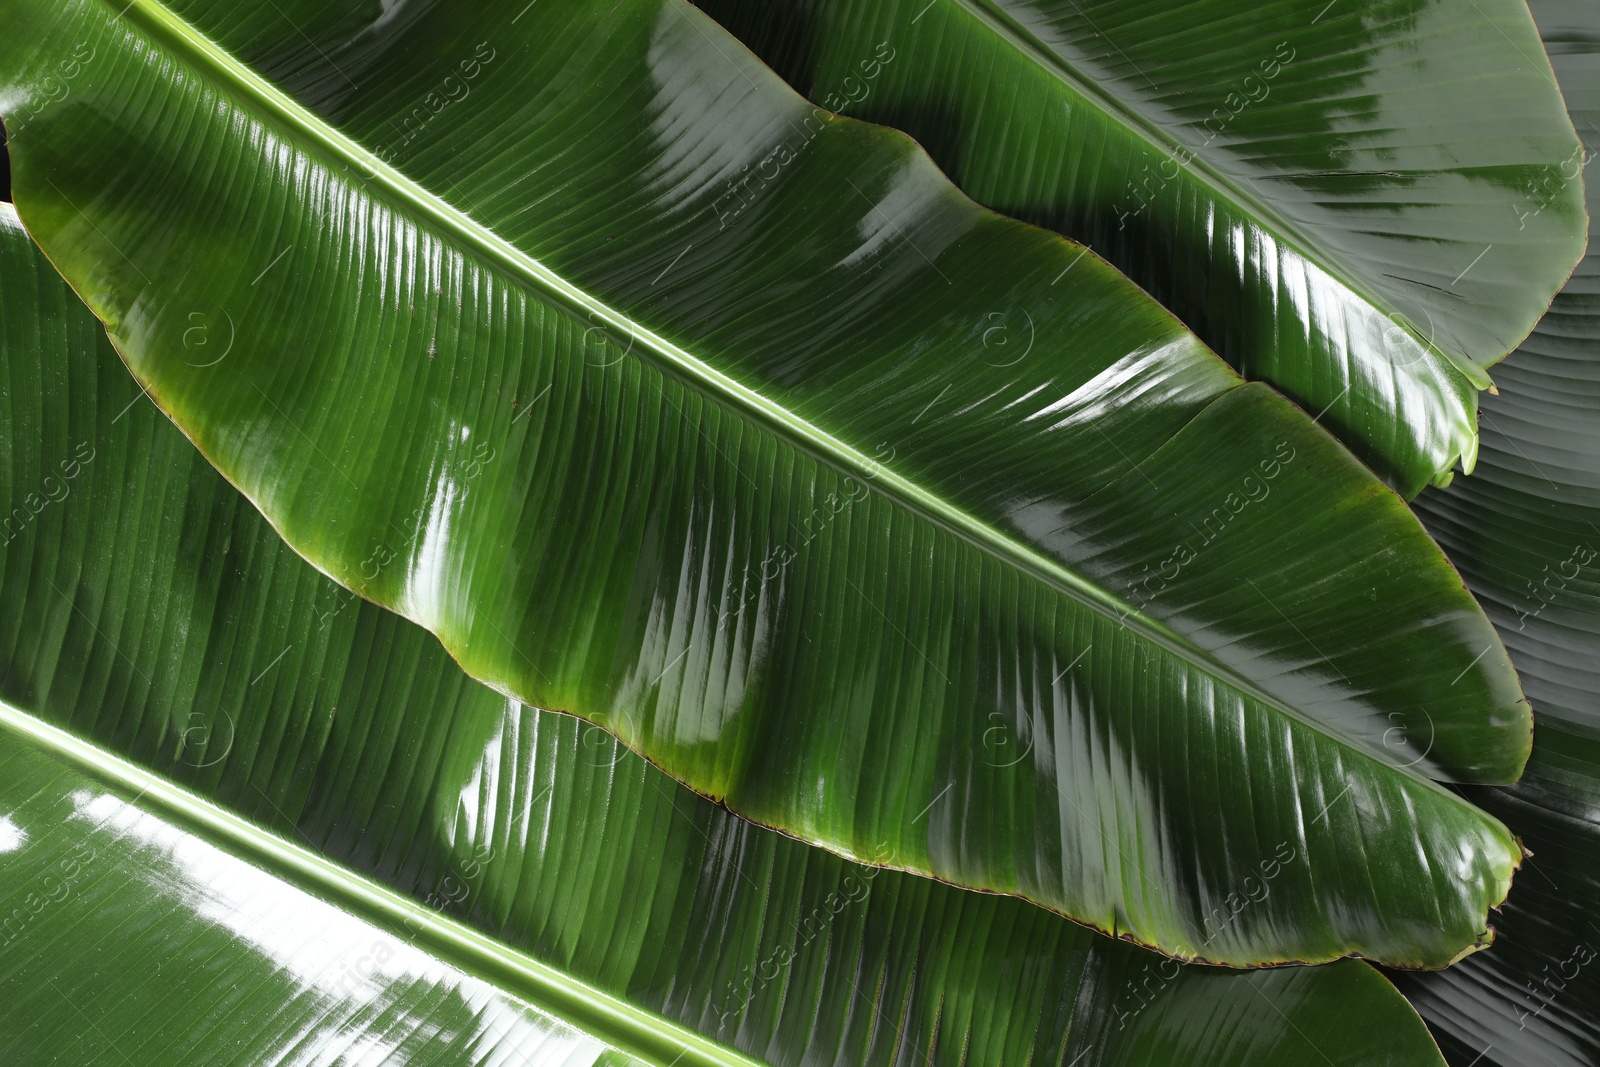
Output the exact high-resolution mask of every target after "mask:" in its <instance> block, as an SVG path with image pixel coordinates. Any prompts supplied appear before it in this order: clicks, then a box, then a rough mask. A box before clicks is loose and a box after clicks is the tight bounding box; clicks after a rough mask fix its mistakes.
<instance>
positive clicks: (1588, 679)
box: [1404, 0, 1600, 1067]
mask: <svg viewBox="0 0 1600 1067" xmlns="http://www.w3.org/2000/svg"><path fill="white" fill-rule="evenodd" d="M1533 12H1534V16H1535V17H1536V18H1537V19H1538V21H1539V27H1540V29H1541V30H1542V31H1543V33H1544V39H1545V43H1546V46H1547V47H1548V48H1549V50H1550V58H1551V61H1552V62H1553V63H1554V64H1555V68H1556V72H1557V74H1558V75H1559V76H1560V78H1561V85H1562V88H1563V90H1564V91H1565V93H1566V97H1567V102H1568V105H1569V106H1570V107H1571V108H1572V116H1573V120H1574V124H1575V125H1576V126H1577V127H1578V128H1579V129H1580V130H1582V131H1584V134H1585V136H1586V137H1587V138H1588V140H1589V143H1590V145H1591V146H1596V145H1600V133H1597V131H1596V129H1595V124H1596V123H1597V122H1600V10H1597V9H1596V7H1595V6H1594V5H1593V4H1589V3H1572V2H1563V0H1539V2H1538V3H1536V4H1535V5H1534V7H1533ZM1590 151H1591V153H1592V152H1593V148H1592V147H1591V149H1590ZM1592 175H1593V172H1592V170H1591V190H1592V189H1593V184H1592V180H1593V179H1592ZM1596 209H1600V198H1597V197H1596V196H1595V195H1594V194H1593V192H1591V194H1590V203H1589V211H1590V217H1591V219H1592V218H1594V216H1595V212H1596ZM1498 376H1499V378H1500V390H1501V393H1500V395H1499V396H1497V397H1491V398H1488V399H1486V400H1485V402H1484V409H1483V445H1484V447H1483V459H1482V464H1481V469H1480V471H1479V473H1478V474H1477V475H1476V476H1474V477H1473V478H1471V479H1469V480H1467V482H1466V483H1465V484H1460V485H1456V486H1452V487H1451V489H1450V490H1449V491H1448V492H1443V493H1427V494H1424V496H1423V497H1422V499H1421V500H1419V501H1418V509H1419V510H1420V511H1421V513H1422V515H1423V517H1424V519H1425V520H1426V521H1427V523H1428V525H1429V527H1430V528H1431V529H1432V530H1433V531H1434V533H1435V535H1436V536H1438V538H1439V539H1440V541H1441V542H1442V543H1443V544H1444V545H1445V546H1446V547H1447V548H1448V550H1449V552H1450V556H1451V558H1452V559H1454V560H1455V561H1456V562H1457V564H1458V565H1459V566H1460V567H1461V570H1462V573H1463V574H1464V575H1465V576H1466V579H1467V581H1468V583H1469V584H1470V585H1471V587H1472V589H1473V591H1474V592H1475V593H1477V595H1478V598H1479V599H1480V600H1481V601H1482V602H1483V604H1484V605H1485V607H1487V609H1488V610H1489V614H1490V617H1491V618H1493V619H1494V620H1495V622H1496V624H1497V625H1498V627H1499V629H1500V632H1501V633H1503V634H1504V635H1505V638H1506V645H1507V646H1508V647H1509V649H1510V651H1511V655H1512V658H1513V659H1514V660H1515V661H1516V664H1517V668H1518V670H1519V671H1520V672H1521V674H1522V678H1523V680H1524V682H1525V684H1526V685H1527V688H1528V696H1529V698H1530V699H1531V700H1532V701H1533V704H1534V708H1535V710H1536V712H1537V714H1538V716H1539V720H1538V729H1537V731H1536V732H1535V734H1534V749H1533V759H1532V761H1531V762H1530V763H1529V765H1528V773H1527V774H1526V775H1525V776H1524V778H1523V780H1522V781H1521V782H1519V783H1518V784H1517V785H1515V786H1513V787H1511V788H1510V789H1481V790H1471V791H1469V792H1468V794H1467V795H1468V796H1469V797H1470V798H1471V799H1472V800H1473V801H1474V802H1475V803H1478V804H1481V805H1483V806H1484V807H1485V808H1486V809H1488V810H1489V811H1493V812H1495V813H1496V814H1497V815H1499V816H1500V817H1501V818H1503V819H1505V820H1506V822H1507V823H1509V824H1510V825H1511V826H1512V827H1513V828H1515V829H1516V831H1517V833H1518V835H1519V836H1520V837H1521V838H1522V840H1523V841H1524V842H1525V843H1526V844H1527V846H1528V848H1530V849H1531V850H1532V851H1533V858H1532V859H1530V860H1529V861H1528V868H1527V870H1525V871H1524V872H1523V873H1522V875H1521V876H1519V878H1518V879H1517V890H1516V892H1515V893H1514V894H1513V895H1512V897H1511V899H1510V901H1509V902H1508V903H1507V905H1506V908H1505V910H1504V912H1502V913H1501V914H1500V915H1497V916H1496V917H1495V920H1494V923H1495V927H1496V928H1497V929H1498V930H1499V931H1500V938H1499V940H1498V941H1497V942H1496V944H1495V947H1494V951H1493V952H1492V953H1487V954H1484V955H1483V956H1481V957H1478V958H1474V959H1472V960H1469V961H1466V962H1464V963H1462V964H1461V965H1460V966H1458V967H1454V968H1451V969H1450V970H1449V971H1446V972H1444V973H1442V974H1435V975H1427V976H1418V977H1415V978H1411V979H1408V980H1404V982H1405V988H1406V989H1407V991H1408V992H1409V993H1410V995H1411V996H1412V998H1413V999H1414V1001H1415V1003H1416V1004H1417V1005H1418V1007H1419V1008H1420V1009H1421V1010H1422V1011H1423V1012H1424V1014H1425V1015H1426V1016H1427V1018H1428V1020H1429V1022H1430V1023H1431V1024H1432V1025H1433V1027H1434V1029H1435V1032H1436V1033H1437V1034H1438V1035H1439V1038H1440V1044H1441V1045H1442V1046H1444V1048H1445V1050H1446V1051H1447V1053H1449V1056H1450V1059H1451V1061H1452V1062H1453V1063H1455V1064H1457V1065H1458V1067H1465V1065H1467V1064H1470V1063H1473V1062H1477V1063H1478V1064H1480V1067H1483V1065H1491V1064H1504V1065H1505V1067H1578V1065H1588V1064H1595V1063H1600V256H1596V255H1594V254H1592V253H1591V254H1590V255H1589V256H1587V257H1585V259H1584V261H1583V263H1582V264H1581V265H1580V266H1579V268H1578V271H1577V273H1576V275H1575V276H1574V277H1573V279H1572V281H1571V283H1570V284H1569V285H1568V286H1567V287H1566V289H1564V290H1563V291H1562V293H1561V295H1560V296H1558V297H1557V298H1556V301H1555V304H1554V306H1552V307H1551V309H1550V314H1548V315H1547V316H1545V318H1544V320H1543V321H1542V322H1540V324H1539V328H1538V329H1537V330H1535V331H1534V334H1533V336H1532V337H1530V338H1529V339H1528V342H1527V343H1526V344H1525V345H1523V346H1522V348H1521V349H1519V350H1518V351H1517V352H1516V353H1515V354H1514V355H1513V356H1512V357H1511V358H1510V359H1508V360H1507V361H1506V363H1505V366H1504V367H1503V368H1502V370H1501V371H1500V373H1499V375H1498Z"/></svg>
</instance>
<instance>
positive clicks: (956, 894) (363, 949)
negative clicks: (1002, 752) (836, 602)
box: [0, 208, 1441, 1067]
mask: <svg viewBox="0 0 1600 1067" xmlns="http://www.w3.org/2000/svg"><path fill="white" fill-rule="evenodd" d="M0 441H3V442H4V445H3V448H0V456H4V457H5V461H4V463H3V464H0V504H4V505H5V506H6V508H7V509H8V513H9V510H10V509H11V508H13V507H16V506H17V505H19V504H20V505H21V506H22V508H23V510H24V512H27V511H28V510H29V509H30V507H31V505H30V503H29V501H30V498H33V499H34V500H37V501H43V502H44V503H43V504H42V506H41V507H40V508H39V510H38V511H37V513H35V514H31V515H30V516H29V521H28V522H27V523H26V525H23V526H20V527H15V526H14V527H12V528H10V529H8V530H7V533H6V537H5V538H4V543H3V545H0V699H3V700H4V701H6V702H7V704H6V705H5V706H0V763H4V768H5V769H4V773H0V928H3V929H4V931H5V934H3V935H0V937H6V936H10V935H14V936H10V943H8V944H7V945H6V946H5V948H4V950H3V951H0V983H4V985H3V988H4V989H5V990H6V991H7V992H8V993H12V994H13V995H11V996H8V997H6V998H5V999H4V1000H0V1005H3V1007H0V1048H4V1049H6V1050H7V1052H8V1054H14V1055H18V1056H21V1055H23V1052H25V1053H26V1056H25V1057H24V1058H23V1059H22V1060H20V1061H18V1062H21V1063H25V1064H26V1065H27V1067H34V1065H36V1064H46V1063H53V1062H57V1060H59V1061H61V1062H64V1063H74V1064H77V1063H83V1062H86V1061H87V1060H89V1059H90V1057H91V1056H92V1057H95V1059H94V1060H93V1061H94V1062H102V1061H103V1062H122V1061H121V1059H119V1057H118V1056H115V1055H112V1054H111V1053H109V1052H107V1051H105V1050H106V1049H108V1048H114V1049H116V1050H118V1052H120V1053H121V1055H122V1056H124V1057H127V1059H128V1060H129V1061H130V1062H134V1063H144V1062H150V1063H159V1064H162V1065H163V1067H170V1065H172V1064H176V1063H181V1062H197V1063H206V1064H210V1063H216V1062H246V1061H248V1062H251V1063H269V1062H270V1063H275V1062H294V1063H324V1062H358V1061H360V1058H359V1056H358V1055H357V1054H356V1052H360V1054H361V1055H365V1056H367V1057H369V1059H374V1060H375V1059H378V1058H381V1056H382V1055H389V1056H390V1057H392V1058H395V1059H398V1058H400V1057H402V1056H414V1058H413V1059H410V1060H408V1061H407V1062H418V1063H424V1062H448V1063H480V1062H481V1063H517V1062H521V1061H520V1060H519V1059H518V1058H517V1057H518V1056H525V1057H531V1052H532V1051H533V1050H534V1046H535V1045H538V1047H539V1048H543V1047H544V1046H545V1045H546V1044H548V1045H550V1046H551V1047H559V1048H563V1049H567V1048H571V1049H573V1050H574V1051H573V1052H572V1055H573V1056H574V1057H576V1056H577V1055H578V1053H579V1052H582V1053H583V1054H584V1055H585V1056H587V1055H589V1053H590V1052H591V1051H598V1050H599V1049H600V1048H602V1047H605V1046H608V1045H609V1047H613V1048H624V1049H628V1050H630V1052H631V1053H632V1054H635V1055H638V1056H640V1057H642V1058H644V1059H646V1060H648V1061H650V1062H659V1063H660V1064H662V1065H663V1067H666V1065H669V1064H671V1063H674V1062H677V1063H681V1064H689V1063H724V1064H733V1063H739V1062H744V1061H743V1060H742V1059H741V1056H740V1055H739V1053H742V1054H743V1055H744V1056H748V1057H750V1058H752V1059H755V1060H757V1061H759V1062H763V1063H770V1064H775V1065H795V1067H799V1065H800V1064H814V1063H838V1064H841V1065H843V1064H850V1065H877V1064H882V1065H888V1064H893V1063H899V1062H917V1063H926V1064H932V1065H943V1064H950V1065H956V1064H965V1065H969V1067H976V1065H988V1064H994V1065H999V1064H1010V1063H1029V1062H1039V1063H1046V1062H1048V1063H1067V1064H1073V1065H1075V1067H1094V1065H1100V1064H1147V1063H1148V1064H1161V1063H1170V1062H1184V1063H1192V1064H1198V1065H1206V1064H1217V1065H1219V1067H1221V1065H1244V1067H1253V1065H1258V1064H1259V1065H1266V1064H1272V1063H1281V1062H1284V1061H1285V1060H1286V1059H1297V1058H1304V1057H1312V1056H1320V1057H1323V1058H1326V1059H1327V1061H1328V1062H1330V1063H1333V1064H1337V1065H1345V1064H1348V1065H1351V1067H1356V1065H1368V1064H1384V1065H1392V1067H1411V1065H1416V1067H1437V1065H1438V1064H1439V1063H1440V1062H1441V1061H1440V1059H1439V1056H1438V1052H1437V1049H1436V1048H1435V1046H1434V1045H1433V1043H1432V1041H1431V1040H1430V1039H1429V1037H1428V1035H1427V1032H1426V1030H1425V1029H1424V1028H1423V1027H1422V1024H1421V1020H1420V1019H1419V1018H1418V1017H1417V1016H1416V1014H1415V1012H1414V1011H1412V1009H1411V1008H1410V1007H1409V1005H1407V1004H1406V1002H1405V1001H1404V999H1403V998H1401V997H1400V996H1399V994H1398V993H1396V992H1395V990H1394V988H1393V987H1392V986H1391V985H1390V984H1389V983H1388V982H1387V981H1385V980H1384V978H1383V977H1382V976H1381V975H1379V974H1378V973H1377V972H1376V971H1374V970H1373V969H1372V968H1370V967H1369V966H1367V965H1366V964H1364V963H1361V962H1358V961H1353V960H1347V961H1342V962H1339V963H1335V964H1330V965H1328V966H1325V967H1318V968H1279V969H1269V970H1262V971H1249V972H1232V971H1225V970H1220V969H1216V968H1207V967H1201V966H1196V965H1180V964H1178V963H1176V962H1174V961H1171V960H1167V959H1163V958H1161V957H1158V956H1156V955H1154V954H1152V953H1149V952H1147V951H1144V950H1142V949H1140V948H1137V947H1135V946H1133V945H1131V944H1128V943H1126V942H1124V941H1117V940H1113V939H1110V938H1106V937H1101V936H1098V935H1095V934H1093V933H1091V932H1090V931H1088V930H1086V929H1084V928H1082V927H1080V926H1076V925H1074V924H1071V923H1068V922H1067V921H1065V920H1063V919H1060V918H1058V917H1056V916H1053V915H1050V914H1048V913H1046V912H1044V911H1043V910H1041V909H1038V908H1035V907H1032V906H1031V905H1029V904H1027V903H1025V902H1024V901H1021V900H1017V899H1014V898H1009V897H1000V896H992V895H984V894H976V893H968V892H964V891H961V890H958V889H955V888H953V887H950V886H945V885H941V884H939V883H936V882H933V881H930V880H927V879H922V878H916V877H913V876H910V875H906V874H901V873H898V872H895V871H887V870H883V869H880V868H873V867H867V866H862V865H859V864H854V863H851V862H849V861H847V860H844V859H841V858H839V857H837V856H833V855H830V854H828V853H826V852H824V851H822V850H819V849H814V848H810V847H808V846H806V845H804V844H802V843H800V842H798V841H794V840H791V839H788V838H785V837H783V836H781V835H779V834H776V833H774V832H772V831H770V830H765V829H762V828H760V827H756V826H754V825H752V824H750V823H748V822H745V821H743V820H740V819H738V818H736V817H734V816H733V815H731V814H730V813H729V812H727V811H726V810H725V809H722V808H720V807H718V806H717V805H715V804H713V803H711V802H710V801H708V800H706V799H704V798H702V797H699V796H697V795H695V794H694V793H693V792H691V791H689V790H688V789H686V788H684V787H683V786H681V785H679V784H678V783H676V782H674V781H672V780H671V779H670V778H668V777H667V776H666V775H665V774H663V773H662V772H661V771H659V770H657V769H655V768H654V767H651V766H650V765H649V764H647V763H646V762H645V761H644V760H643V759H641V758H640V757H639V756H637V755H635V754H633V753H631V752H629V751H628V750H627V749H625V748H623V747H622V746H621V745H619V744H618V743H617V742H616V741H615V739H613V738H611V737H610V735H608V734H606V733H604V732H603V731H601V730H599V729H598V728H596V727H593V726H588V725H586V724H583V723H581V722H580V721H579V720H577V719H574V718H572V717H570V716H564V715H558V714H555V713H552V712H544V711H539V710H536V709H534V708H529V707H524V706H521V705H519V704H517V703H516V702H514V701H508V700H507V699H506V698H504V697H501V696H499V695H497V694H495V693H493V692H491V691H489V690H488V689H486V688H484V687H482V686H479V685H477V684H475V683H473V682H471V681H469V680H468V679H467V678H466V676H465V675H463V674H462V673H461V672H460V670H459V669H457V668H456V667H455V665H454V664H453V663H451V662H450V660H449V657H448V656H447V655H446V654H445V652H444V650H443V649H442V648H440V647H439V645H438V644H437V642H436V641H435V640H434V639H433V638H432V637H430V636H429V635H427V634H426V633H425V632H424V631H422V630H421V629H419V628H417V627H415V626H412V625H411V624H409V623H407V622H405V621H404V620H402V619H400V618H399V617H398V616H396V615H394V614H392V613H389V612H387V611H384V610H382V609H380V608H378V607H376V606H374V605H372V604H370V603H367V602H365V601H362V600H359V599H358V598H356V597H354V596H353V595H352V594H350V593H349V592H347V591H345V590H343V589H342V588H340V587H339V586H337V585H335V584H334V583H333V582H332V581H330V580H328V579H327V578H325V577H323V576H321V575H319V574H317V573H316V571H315V570H314V569H313V568H312V567H311V566H310V565H308V564H307V563H305V562H304V561H303V560H301V559H300V558H299V557H297V556H296V555H295V554H294V553H292V552H291V551H290V550H289V549H288V547H287V546H286V545H284V544H283V542H282V541H281V540H280V539H279V538H278V537H277V536H276V534H275V533H274V532H273V531H272V529H271V528H270V526H268V524H267V523H266V521H265V520H264V519H263V518H262V517H261V516H260V515H259V514H258V513H257V512H256V511H255V510H254V509H252V508H251V507H250V506H249V504H248V503H247V502H246V501H245V500H244V499H243V498H242V497H241V496H240V495H239V494H238V493H237V492H236V491H235V490H234V489H233V488H232V487H230V486H229V485H227V483H226V482H225V481H224V480H223V479H222V477H221V476H220V475H219V474H217V473H216V471H214V470H213V469H212V468H211V467H210V466H208V465H207V464H206V463H205V461H204V460H203V458H202V457H201V456H200V455H199V453H198V452H196V451H195V450H194V449H193V448H192V446H190V445H189V444H188V442H186V441H185V440H184V439H183V437H182V435H181V434H180V433H179V432H178V431H177V429H175V428H174V427H173V426H172V425H171V424H170V423H169V422H168V421H167V420H166V419H165V418H164V417H163V416H162V415H161V414H160V412H158V411H157V409H156V408H155V407H154V405H152V404H151V403H150V402H149V401H148V400H146V399H145V398H144V396H143V394H142V393H141V392H140V390H139V387H138V386H137V385H136V384H135V383H134V381H133V379H132V378H131V377H130V376H129V375H128V374H127V372H126V370H125V369H124V368H123V366H122V365H121V364H120V362H119V361H118V360H117V357H116V355H115V353H114V352H113V351H112V349H111V346H110V344H109V342H108V341H107V339H106V337H105V335H104V333H103V332H102V331H101V329H100V328H99V325H98V323H96V322H95V320H94V319H93V317H92V316H91V315H90V314H89V312H88V310H87V309H85V308H84V307H83V306H82V305H81V304H79V303H78V302H77V301H76V299H75V298H74V297H73V296H72V295H71V294H70V292H68V290H67V289H66V287H65V285H64V284H63V283H62V282H61V280H60V279H59V278H58V277H57V276H56V275H55V274H54V273H53V272H52V271H51V270H50V268H49V266H48V265H47V264H46V263H45V262H44V259H43V257H42V256H41V255H39V253H38V252H37V250H36V249H34V248H33V247H32V245H31V244H30V243H29V242H28V241H27V239H26V237H25V236H24V235H23V234H22V232H21V230H20V228H19V227H18V224H17V222H16V218H15V216H14V214H12V213H11V212H10V209H9V208H0ZM63 464H64V465H63ZM35 487H37V489H36V488H35ZM63 863H65V864H66V866H65V867H64V866H62V864H63ZM52 865H54V866H52ZM69 868H70V869H69ZM47 877H48V878H50V879H53V881H50V882H48V883H46V882H44V881H43V879H44V878H47ZM1273 891H1275V889H1274V887H1273V886H1272V885H1271V884H1270V883H1263V882H1261V881H1259V880H1258V881H1257V882H1256V883H1254V884H1252V886H1251V887H1250V895H1251V897H1257V896H1259V895H1260V894H1261V893H1264V892H1273ZM1252 903H1254V901H1252ZM36 905H37V906H36ZM19 911H20V917H18V913H19ZM13 918H15V920H16V921H15V923H14V924H13V925H11V926H7V925H6V924H7V922H8V921H10V920H11V919H13ZM235 935H237V936H238V937H240V938H242V941H241V942H238V943H235V942H232V941H230V938H232V937H234V936H235ZM374 946H381V947H382V950H381V951H379V950H376V949H374ZM379 957H382V958H381V959H380V958H379ZM380 965H381V966H380ZM352 969H353V970H352ZM52 983H53V986H52ZM585 990H587V992H585ZM63 1000H66V1002H67V1004H68V1005H69V1007H64V1006H63ZM519 1000H520V1001H521V1002H523V1004H520V1005H519V1004H518V1001H519ZM525 1005H532V1009H529V1008H527V1007H526V1006H525ZM73 1008H76V1009H81V1011H82V1013H83V1015H82V1016H80V1015H78V1014H76V1012H75V1011H74V1010H73ZM541 1009H542V1010H543V1012H544V1014H545V1015H547V1016H553V1017H555V1018H556V1019H558V1020H565V1021H566V1024H567V1026H568V1027H569V1028H570V1030H571V1032H570V1033H569V1030H568V1029H563V1026H562V1025H561V1024H559V1023H554V1022H551V1023H541V1022H537V1021H536V1019H537V1018H539V1017H541V1016H539V1011H540V1010H541ZM84 1019H87V1020H88V1022H84V1021H82V1020H84ZM1351 1020H1360V1021H1361V1022H1362V1023H1363V1024H1365V1023H1369V1022H1372V1023H1376V1024H1377V1025H1375V1026H1367V1025H1352V1024H1351ZM541 1028H542V1029H541ZM579 1034H587V1035H588V1038H587V1039H582V1038H580V1037H579V1036H577V1035H579ZM695 1035H699V1038H700V1040H697V1039H696V1036H695ZM233 1041H244V1042H247V1043H248V1044H247V1046H245V1047H248V1048H249V1049H250V1050H251V1054H250V1055H249V1056H247V1057H241V1056H238V1055H233V1054H231V1053H230V1052H229V1050H230V1049H231V1048H232V1047H233V1046H232V1045H230V1044H229V1042H233ZM708 1041H714V1042H718V1043H719V1044H720V1046H721V1047H720V1048H719V1047H713V1046H711V1045H708V1044H707V1043H706V1042H708ZM674 1044H676V1045H677V1046H678V1047H677V1051H676V1052H673V1051H672V1046H673V1045H674ZM15 1050H23V1052H16V1051H15ZM352 1050H355V1051H352ZM380 1050H381V1051H380ZM735 1050H736V1051H735ZM180 1051H181V1052H182V1055H180V1054H179V1053H180ZM680 1055H681V1056H682V1057H684V1058H682V1059H681V1060H680V1059H679V1058H678V1057H679V1056H680ZM183 1056H188V1057H189V1059H184V1058H183ZM230 1056H231V1058H230ZM340 1056H345V1057H346V1058H345V1059H340V1058H339V1057H340ZM275 1057H276V1058H275ZM8 1062H11V1061H10V1060H8ZM529 1062H542V1061H537V1060H534V1059H532V1058H530V1059H529Z"/></svg>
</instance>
